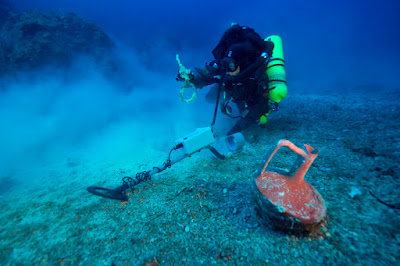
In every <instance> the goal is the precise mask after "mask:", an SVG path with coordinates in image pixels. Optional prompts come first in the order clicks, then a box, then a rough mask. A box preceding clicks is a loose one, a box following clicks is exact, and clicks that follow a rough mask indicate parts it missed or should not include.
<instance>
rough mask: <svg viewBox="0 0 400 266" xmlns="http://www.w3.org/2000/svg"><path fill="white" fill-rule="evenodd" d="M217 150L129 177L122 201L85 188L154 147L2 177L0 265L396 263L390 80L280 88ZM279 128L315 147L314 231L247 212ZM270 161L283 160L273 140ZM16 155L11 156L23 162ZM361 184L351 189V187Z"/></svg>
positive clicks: (397, 101) (399, 189)
mask: <svg viewBox="0 0 400 266" xmlns="http://www.w3.org/2000/svg"><path fill="white" fill-rule="evenodd" d="M244 135H245V138H246V141H247V143H246V146H245V147H244V150H243V151H242V152H241V153H239V154H236V155H235V156H233V157H232V158H229V159H227V160H224V161H222V160H219V159H217V158H215V157H213V156H212V155H210V152H208V151H202V152H201V153H198V154H195V155H193V156H192V157H190V158H187V159H185V160H184V161H181V162H179V163H177V164H175V165H174V166H173V167H172V168H170V169H168V170H166V171H164V172H163V173H161V174H158V175H156V176H154V178H153V179H152V180H150V181H149V182H147V183H144V184H141V185H139V186H137V188H136V189H135V191H134V192H133V193H130V194H129V202H124V203H122V204H121V202H118V201H113V200H109V199H103V198H100V197H97V196H93V195H91V194H89V193H88V192H87V191H86V190H85V188H86V187H87V186H90V185H99V186H106V187H116V186H119V185H120V184H121V178H122V177H123V176H125V175H132V174H133V173H136V172H138V171H144V170H150V169H151V168H152V167H153V166H157V165H160V164H161V163H162V162H163V161H164V160H165V159H166V154H165V152H161V151H159V150H157V149H154V150H151V149H150V150H149V151H147V152H146V154H143V162H142V163H141V164H140V165H132V163H131V162H129V161H123V160H121V161H120V162H117V163H115V162H107V161H103V162H98V163H93V162H89V161H86V160H85V159H84V156H82V157H79V156H76V157H74V158H72V159H71V158H65V161H62V162H60V163H59V164H58V166H54V165H53V166H51V167H46V166H44V167H43V171H42V172H41V173H40V176H35V179H36V180H40V182H37V183H35V184H14V183H13V182H12V180H6V179H2V184H1V195H0V206H1V216H0V264H1V265H35V264H43V265H78V264H79V265H145V264H146V265H158V264H160V265H181V264H188V265H198V264H205V265H210V264H228V265H286V264H292V265H315V264H328V265H394V264H400V210H397V209H393V208H390V207H388V206H386V205H384V204H382V203H380V202H379V201H378V200H377V199H376V198H374V197H373V196H372V195H371V194H370V192H372V193H374V194H375V195H377V196H378V197H380V198H381V199H382V200H384V201H386V202H388V203H390V204H396V203H397V204H398V203H400V197H399V196H400V182H399V172H400V169H399V166H398V164H399V161H400V160H399V159H400V91H399V90H397V91H392V92H383V91H380V90H379V88H378V89H375V88H363V87H359V88H356V89H354V91H353V92H351V91H350V90H342V91H330V92H324V94H307V93H303V94H290V95H289V96H288V97H287V98H286V99H285V101H284V102H282V104H281V109H280V110H279V112H277V113H275V114H274V116H273V117H272V118H271V120H270V121H269V122H268V124H267V126H266V127H265V128H259V127H252V128H250V129H249V130H247V131H246V132H245V133H244ZM280 139H288V140H290V141H292V142H293V143H295V144H296V145H297V146H300V147H301V146H302V145H303V144H304V143H307V144H309V145H311V146H313V147H314V148H317V149H320V153H319V155H318V157H317V159H316V160H315V162H314V163H313V165H312V166H311V168H310V170H309V172H308V174H307V176H306V180H307V181H308V182H309V183H311V184H312V185H313V186H314V187H315V188H316V189H317V190H318V191H319V192H320V193H321V195H322V196H323V197H324V199H325V202H326V205H327V208H328V218H329V221H328V225H327V228H328V234H327V236H326V237H325V238H322V239H311V238H310V237H308V236H302V235H293V234H291V233H290V232H281V231H276V230H273V228H272V227H271V224H269V223H268V222H266V221H264V220H262V218H261V217H260V216H259V215H258V214H257V211H256V208H255V204H254V201H253V198H252V194H251V182H252V174H253V172H254V171H255V170H256V169H257V168H258V167H259V164H260V162H261V160H262V158H263V157H264V154H265V153H266V151H267V150H268V149H269V148H270V147H271V146H273V145H275V144H276V143H277V141H278V140H280ZM277 156H278V157H277V158H275V157H274V158H275V164H276V165H275V166H277V167H282V168H285V167H289V166H291V163H292V161H291V160H292V159H293V158H292V157H291V155H290V153H289V152H286V153H285V152H283V153H281V154H279V155H277ZM23 163H24V162H21V164H23ZM352 188H353V191H355V190H357V189H358V190H359V191H360V192H361V194H359V195H355V196H354V197H352V196H351V191H352Z"/></svg>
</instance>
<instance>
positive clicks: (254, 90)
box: [191, 25, 273, 135]
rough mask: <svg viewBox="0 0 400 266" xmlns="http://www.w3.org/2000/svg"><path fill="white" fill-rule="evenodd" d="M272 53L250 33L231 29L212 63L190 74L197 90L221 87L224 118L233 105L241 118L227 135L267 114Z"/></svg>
mask: <svg viewBox="0 0 400 266" xmlns="http://www.w3.org/2000/svg"><path fill="white" fill-rule="evenodd" d="M272 50H273V43H272V42H269V41H264V40H263V39H262V38H261V37H260V35H259V34H257V33H256V32H255V31H254V30H253V29H251V28H248V27H242V26H239V25H234V26H232V27H231V28H229V29H228V30H227V31H226V32H225V34H224V35H223V36H222V38H221V41H220V42H219V44H218V45H217V47H215V49H214V50H213V55H214V58H215V59H214V60H213V61H211V62H210V63H207V64H206V65H205V67H204V68H203V69H198V68H195V71H194V72H193V73H192V74H193V76H192V79H191V82H192V83H193V84H194V85H195V86H196V87H197V88H202V87H204V86H207V85H210V84H213V83H218V84H219V86H221V93H222V95H221V97H222V100H221V101H220V104H221V108H222V112H223V113H225V114H228V113H227V111H226V106H227V102H229V101H233V102H234V103H236V104H237V106H238V108H239V111H240V113H241V116H240V117H241V118H240V119H239V121H238V122H237V123H236V125H235V126H234V127H233V128H232V129H231V130H230V131H229V132H228V135H230V134H233V133H236V132H240V131H242V130H244V129H246V128H247V127H249V126H250V125H251V124H252V123H254V122H255V121H257V120H258V119H259V118H260V116H262V115H263V114H265V113H268V111H269V104H268V76H267V74H266V68H267V63H268V60H269V56H271V54H272ZM228 115H229V114H228Z"/></svg>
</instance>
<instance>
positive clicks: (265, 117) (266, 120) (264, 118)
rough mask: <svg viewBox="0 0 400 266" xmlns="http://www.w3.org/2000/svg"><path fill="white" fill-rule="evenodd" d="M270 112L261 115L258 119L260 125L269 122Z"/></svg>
mask: <svg viewBox="0 0 400 266" xmlns="http://www.w3.org/2000/svg"><path fill="white" fill-rule="evenodd" d="M269 114H270V113H266V114H263V115H262V116H260V119H259V120H258V124H259V125H265V124H266V123H267V122H268V116H269Z"/></svg>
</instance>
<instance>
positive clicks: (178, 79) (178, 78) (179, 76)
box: [176, 70, 194, 82]
mask: <svg viewBox="0 0 400 266" xmlns="http://www.w3.org/2000/svg"><path fill="white" fill-rule="evenodd" d="M188 76H189V82H192V81H193V80H194V74H193V73H192V71H190V72H189V74H188ZM176 80H177V81H185V78H184V77H183V74H182V73H181V72H179V70H178V75H177V76H176Z"/></svg>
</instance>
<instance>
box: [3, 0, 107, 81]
mask: <svg viewBox="0 0 400 266" xmlns="http://www.w3.org/2000/svg"><path fill="white" fill-rule="evenodd" d="M0 3H2V2H0ZM1 10H3V9H0V12H2V11H1ZM0 44H1V45H0V72H1V73H2V74H6V73H10V72H14V71H18V70H31V69H34V68H37V67H40V66H44V65H46V64H53V65H55V66H60V67H64V66H68V65H69V64H70V63H71V61H72V59H73V58H74V56H76V55H90V56H91V57H93V58H94V59H95V62H96V63H98V64H102V63H104V61H105V59H106V58H108V56H109V55H110V53H111V50H112V48H113V47H114V43H113V41H112V40H111V39H110V38H109V37H108V36H107V34H106V33H105V32H103V31H102V30H101V29H100V28H99V27H98V26H96V25H95V24H93V23H90V22H87V21H85V20H84V19H82V18H81V17H79V16H77V15H75V14H73V13H67V14H56V13H43V12H39V11H27V12H21V13H16V12H12V13H10V15H9V16H8V18H7V19H6V20H5V22H4V23H3V25H1V29H0Z"/></svg>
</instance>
